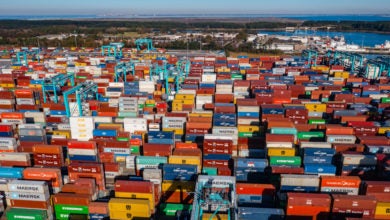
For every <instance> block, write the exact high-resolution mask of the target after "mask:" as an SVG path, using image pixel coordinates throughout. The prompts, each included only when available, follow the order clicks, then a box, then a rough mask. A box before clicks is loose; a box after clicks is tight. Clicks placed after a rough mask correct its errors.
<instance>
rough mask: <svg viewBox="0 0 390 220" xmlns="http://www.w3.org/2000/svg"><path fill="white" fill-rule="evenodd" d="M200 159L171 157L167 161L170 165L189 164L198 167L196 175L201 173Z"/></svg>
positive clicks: (196, 157)
mask: <svg viewBox="0 0 390 220" xmlns="http://www.w3.org/2000/svg"><path fill="white" fill-rule="evenodd" d="M200 160H201V158H200V157H198V156H179V155H172V156H170V157H169V159H168V163H170V164H190V165H196V166H198V173H199V172H200V171H201V161H200Z"/></svg>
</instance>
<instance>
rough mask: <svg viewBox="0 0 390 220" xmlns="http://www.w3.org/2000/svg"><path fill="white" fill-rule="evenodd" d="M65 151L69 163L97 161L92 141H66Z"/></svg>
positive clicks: (94, 145) (95, 149)
mask: <svg viewBox="0 0 390 220" xmlns="http://www.w3.org/2000/svg"><path fill="white" fill-rule="evenodd" d="M67 149H68V152H67V153H68V159H69V160H70V161H76V162H77V161H89V162H97V161H98V155H97V154H98V152H97V147H96V143H95V142H94V141H68V143H67Z"/></svg>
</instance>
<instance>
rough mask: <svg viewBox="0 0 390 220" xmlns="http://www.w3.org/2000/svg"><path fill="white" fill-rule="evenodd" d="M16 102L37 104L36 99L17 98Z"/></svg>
mask: <svg viewBox="0 0 390 220" xmlns="http://www.w3.org/2000/svg"><path fill="white" fill-rule="evenodd" d="M16 103H17V104H18V105H35V100H34V99H26V98H17V99H16Z"/></svg>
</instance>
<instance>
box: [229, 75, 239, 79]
mask: <svg viewBox="0 0 390 220" xmlns="http://www.w3.org/2000/svg"><path fill="white" fill-rule="evenodd" d="M230 79H242V75H241V74H232V75H231V76H230Z"/></svg>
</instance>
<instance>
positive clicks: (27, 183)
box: [8, 180, 49, 194]
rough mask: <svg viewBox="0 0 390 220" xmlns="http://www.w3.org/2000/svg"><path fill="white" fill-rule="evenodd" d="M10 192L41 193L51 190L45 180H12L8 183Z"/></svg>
mask: <svg viewBox="0 0 390 220" xmlns="http://www.w3.org/2000/svg"><path fill="white" fill-rule="evenodd" d="M8 190H9V191H10V192H23V193H24V192H27V193H41V194H46V193H48V192H49V186H48V185H47V183H46V182H45V181H31V180H12V181H10V182H9V183H8Z"/></svg>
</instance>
